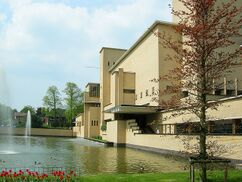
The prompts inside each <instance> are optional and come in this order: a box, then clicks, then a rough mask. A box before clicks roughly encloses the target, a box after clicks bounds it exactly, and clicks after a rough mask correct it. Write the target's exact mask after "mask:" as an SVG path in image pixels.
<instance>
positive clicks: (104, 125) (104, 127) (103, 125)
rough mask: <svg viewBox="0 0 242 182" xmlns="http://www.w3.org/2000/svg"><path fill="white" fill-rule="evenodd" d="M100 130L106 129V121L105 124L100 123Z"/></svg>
mask: <svg viewBox="0 0 242 182" xmlns="http://www.w3.org/2000/svg"><path fill="white" fill-rule="evenodd" d="M101 130H102V131H106V130H107V124H106V123H105V124H102V126H101Z"/></svg>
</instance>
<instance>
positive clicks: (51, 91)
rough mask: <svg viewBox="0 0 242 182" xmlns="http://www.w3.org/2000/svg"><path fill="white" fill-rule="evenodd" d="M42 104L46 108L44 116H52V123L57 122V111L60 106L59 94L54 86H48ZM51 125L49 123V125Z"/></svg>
mask: <svg viewBox="0 0 242 182" xmlns="http://www.w3.org/2000/svg"><path fill="white" fill-rule="evenodd" d="M43 104H44V106H46V107H47V111H45V112H46V114H47V115H48V116H53V117H54V121H55V122H56V121H57V119H56V118H57V116H58V113H57V109H58V108H60V107H61V106H62V103H61V94H60V92H59V90H58V88H57V87H56V86H50V87H49V88H48V90H47V92H46V95H45V96H44V98H43ZM50 124H51V123H50Z"/></svg>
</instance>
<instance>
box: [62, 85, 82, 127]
mask: <svg viewBox="0 0 242 182" xmlns="http://www.w3.org/2000/svg"><path fill="white" fill-rule="evenodd" d="M63 92H64V93H65V98H64V100H65V105H66V111H65V116H66V119H67V121H68V124H69V125H71V123H72V121H73V120H74V117H75V116H76V115H77V114H78V113H81V112H83V93H82V92H81V89H80V88H78V86H77V85H76V84H75V83H72V82H67V83H66V87H65V89H64V90H63Z"/></svg>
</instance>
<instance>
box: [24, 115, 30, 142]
mask: <svg viewBox="0 0 242 182" xmlns="http://www.w3.org/2000/svg"><path fill="white" fill-rule="evenodd" d="M30 135H31V114H30V111H28V113H27V120H26V124H25V137H28V136H30Z"/></svg>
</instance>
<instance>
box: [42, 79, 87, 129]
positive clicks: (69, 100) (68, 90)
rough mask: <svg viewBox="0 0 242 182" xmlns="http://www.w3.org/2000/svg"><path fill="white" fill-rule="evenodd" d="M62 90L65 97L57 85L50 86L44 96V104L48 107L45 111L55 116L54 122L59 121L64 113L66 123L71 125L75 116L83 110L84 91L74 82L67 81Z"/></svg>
mask: <svg viewBox="0 0 242 182" xmlns="http://www.w3.org/2000/svg"><path fill="white" fill-rule="evenodd" d="M62 92H63V93H64V98H62V96H61V93H60V91H59V90H58V88H57V87H56V86H54V85H52V86H50V87H49V88H48V89H47V92H46V95H45V96H44V97H43V105H44V106H45V109H46V111H45V112H46V113H48V115H49V116H51V117H52V118H53V123H58V120H59V118H63V115H64V116H65V118H66V123H65V125H66V126H71V123H72V122H73V121H74V119H75V116H76V115H77V114H78V113H81V112H83V92H82V91H81V89H80V88H79V87H78V86H77V85H76V84H75V83H72V82H67V83H66V85H65V88H64V90H63V91H62ZM49 124H50V125H51V124H52V123H49Z"/></svg>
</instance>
